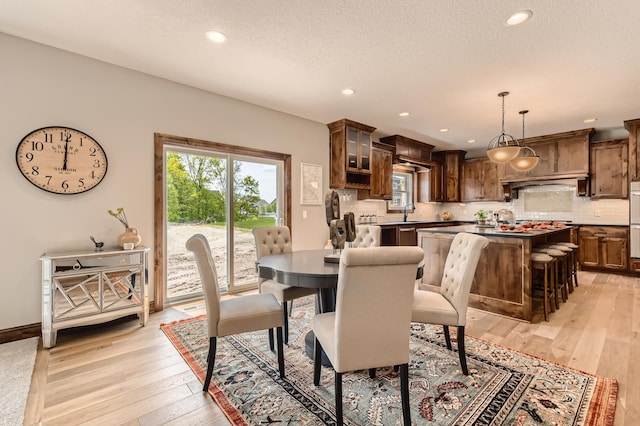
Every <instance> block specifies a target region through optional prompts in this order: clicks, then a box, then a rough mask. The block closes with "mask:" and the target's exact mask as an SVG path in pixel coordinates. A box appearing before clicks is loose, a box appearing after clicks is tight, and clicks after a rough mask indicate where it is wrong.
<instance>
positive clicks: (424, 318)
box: [411, 232, 489, 375]
mask: <svg viewBox="0 0 640 426" xmlns="http://www.w3.org/2000/svg"><path fill="white" fill-rule="evenodd" d="M488 244H489V240H488V239H487V238H485V237H482V236H480V235H475V234H469V233H466V232H460V233H458V234H456V236H455V237H454V239H453V241H452V242H451V247H450V248H449V253H448V254H447V260H446V261H445V265H444V271H443V274H442V281H441V283H440V293H436V292H433V291H424V290H416V291H415V293H414V297H413V309H412V314H411V321H412V322H419V323H423V324H439V325H442V326H444V338H445V341H446V343H447V348H448V349H449V350H452V349H451V339H450V337H449V326H453V327H457V329H458V334H457V339H458V356H459V357H460V366H461V367H462V372H463V373H464V374H465V375H468V374H469V371H468V369H467V357H466V354H465V349H464V327H465V325H466V324H467V304H468V302H469V292H470V290H471V284H472V283H473V277H474V275H475V273H476V268H477V266H478V260H479V259H480V253H481V252H482V249H483V248H485V247H486V246H487V245H488Z"/></svg>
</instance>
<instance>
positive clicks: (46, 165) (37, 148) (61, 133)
mask: <svg viewBox="0 0 640 426" xmlns="http://www.w3.org/2000/svg"><path fill="white" fill-rule="evenodd" d="M16 162H17V164H18V168H19V169H20V171H21V172H22V175H23V176H24V177H25V178H27V180H28V181H29V182H31V183H32V184H34V185H35V186H37V187H38V188H40V189H43V190H45V191H48V192H53V193H55V194H79V193H81V192H85V191H88V190H90V189H92V188H95V187H96V186H97V185H98V184H99V183H100V182H102V179H104V176H105V175H106V174H107V155H106V154H105V152H104V150H103V149H102V147H101V146H100V144H99V143H98V142H97V141H96V140H95V139H94V138H92V137H91V136H89V135H87V134H86V133H84V132H81V131H79V130H76V129H71V128H69V127H61V126H59V127H56V126H54V127H43V128H41V129H37V130H34V131H32V132H31V133H29V134H28V135H26V136H25V137H24V138H22V140H21V141H20V143H19V144H18V149H16Z"/></svg>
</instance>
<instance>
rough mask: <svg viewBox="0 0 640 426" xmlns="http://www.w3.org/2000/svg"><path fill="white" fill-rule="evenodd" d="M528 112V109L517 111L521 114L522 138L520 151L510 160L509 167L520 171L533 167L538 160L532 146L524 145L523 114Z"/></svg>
mask: <svg viewBox="0 0 640 426" xmlns="http://www.w3.org/2000/svg"><path fill="white" fill-rule="evenodd" d="M528 112H529V110H526V109H525V110H523V111H520V112H519V114H522V139H520V143H521V147H520V153H519V154H518V156H517V157H516V158H514V159H513V160H511V161H510V163H511V167H513V168H514V169H516V170H518V171H521V172H526V171H527V170H531V169H533V168H534V167H535V166H537V165H538V161H540V157H538V154H536V152H535V151H534V150H533V148H531V147H528V146H525V144H524V115H525V114H526V113H528Z"/></svg>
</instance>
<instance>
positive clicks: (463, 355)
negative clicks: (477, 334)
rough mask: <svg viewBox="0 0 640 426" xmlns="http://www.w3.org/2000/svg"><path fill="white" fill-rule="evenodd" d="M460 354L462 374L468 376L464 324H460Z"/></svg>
mask: <svg viewBox="0 0 640 426" xmlns="http://www.w3.org/2000/svg"><path fill="white" fill-rule="evenodd" d="M458 356H459V357H460V366H461V367H462V374H464V375H465V376H468V375H469V370H468V369H467V355H466V353H465V352H464V326H458Z"/></svg>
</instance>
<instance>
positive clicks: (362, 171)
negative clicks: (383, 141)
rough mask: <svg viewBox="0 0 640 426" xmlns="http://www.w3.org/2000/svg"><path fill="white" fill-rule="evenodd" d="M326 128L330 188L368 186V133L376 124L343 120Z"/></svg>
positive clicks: (370, 132)
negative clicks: (372, 125) (328, 149)
mask: <svg viewBox="0 0 640 426" xmlns="http://www.w3.org/2000/svg"><path fill="white" fill-rule="evenodd" d="M327 127H329V133H330V135H329V141H330V144H331V147H330V156H331V158H330V162H329V168H330V172H329V187H330V188H334V189H362V190H370V189H371V148H372V140H371V134H372V133H373V132H374V131H375V129H376V128H375V127H371V126H367V125H366V124H361V123H357V122H355V121H352V120H348V119H342V120H338V121H335V122H333V123H329V124H327Z"/></svg>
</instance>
